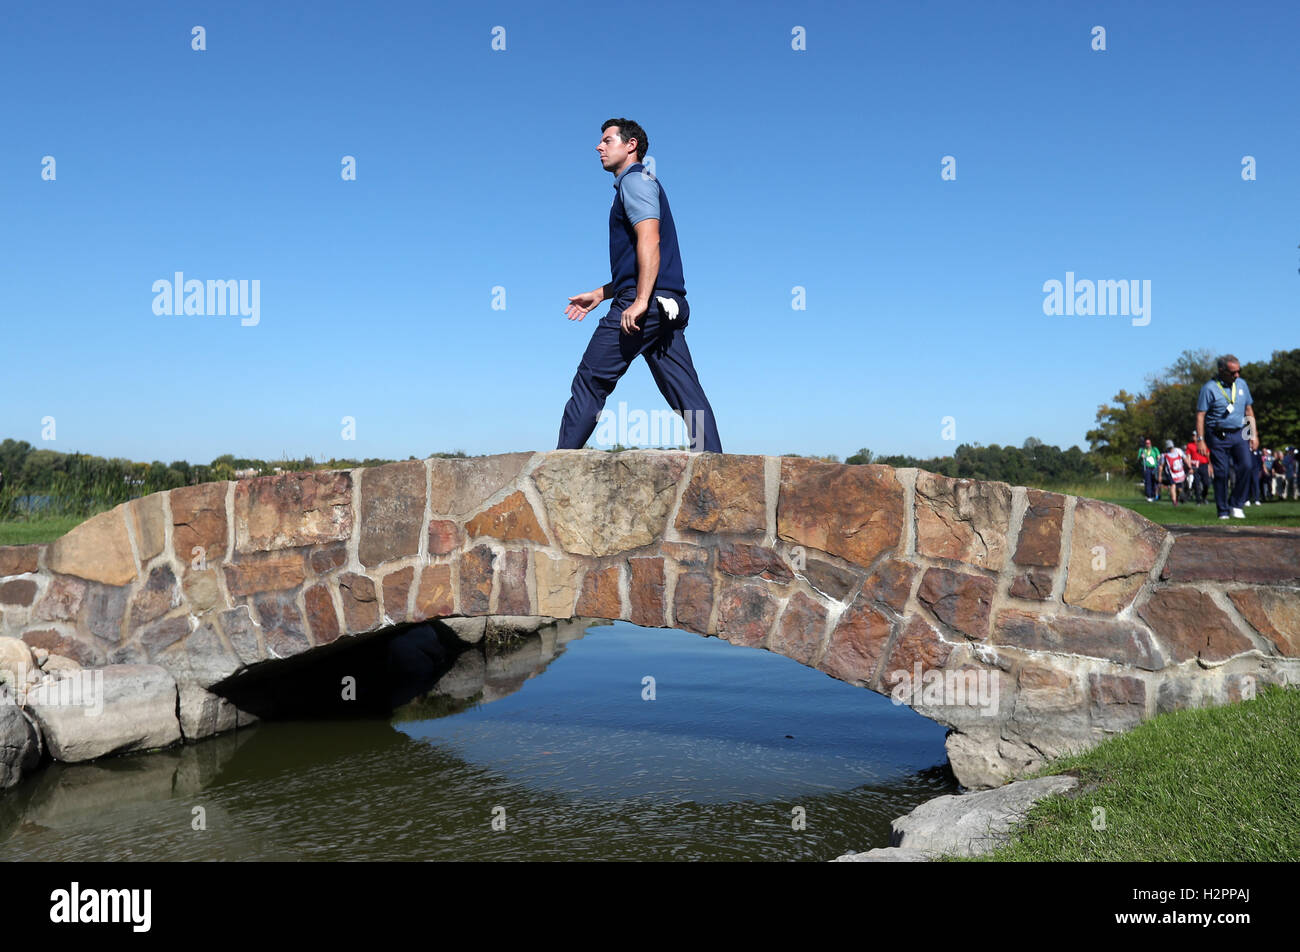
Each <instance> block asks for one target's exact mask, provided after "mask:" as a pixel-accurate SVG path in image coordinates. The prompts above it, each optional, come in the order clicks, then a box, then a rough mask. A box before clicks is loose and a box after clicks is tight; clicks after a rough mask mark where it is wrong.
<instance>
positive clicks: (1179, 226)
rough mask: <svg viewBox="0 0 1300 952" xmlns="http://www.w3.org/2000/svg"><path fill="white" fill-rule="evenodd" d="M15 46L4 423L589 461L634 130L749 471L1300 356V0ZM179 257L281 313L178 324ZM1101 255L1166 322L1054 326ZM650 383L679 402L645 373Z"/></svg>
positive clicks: (213, 34) (853, 7) (216, 26)
mask: <svg viewBox="0 0 1300 952" xmlns="http://www.w3.org/2000/svg"><path fill="white" fill-rule="evenodd" d="M638 10H640V11H641V14H640V15H638V14H637V13H636V11H638ZM195 25H202V26H203V27H204V28H205V29H206V45H207V49H206V50H204V51H201V52H199V51H194V50H192V49H191V29H192V27H193V26H195ZM1096 25H1101V26H1104V27H1105V29H1106V46H1107V49H1106V50H1105V51H1104V52H1099V51H1094V50H1093V49H1092V48H1091V47H1092V42H1093V41H1092V32H1091V31H1092V28H1093V27H1094V26H1096ZM495 26H502V27H504V28H505V31H506V33H505V38H506V49H505V50H504V51H493V50H492V48H491V44H492V29H493V27H495ZM796 26H802V27H804V28H805V30H806V47H807V48H806V49H805V50H802V51H795V50H792V49H791V40H792V34H791V31H792V29H793V28H794V27H796ZM0 28H2V29H3V35H2V36H0V81H2V82H3V84H4V88H5V89H6V90H7V91H8V93H7V96H6V104H5V109H4V119H5V121H4V126H3V131H2V133H0V208H2V209H3V214H2V217H0V221H2V222H3V225H2V226H0V255H2V257H3V261H4V263H5V267H4V270H3V275H4V294H3V297H0V315H2V317H0V319H2V320H3V327H4V337H3V340H4V343H5V352H6V358H7V359H5V361H4V364H3V366H4V371H5V383H6V386H5V387H4V395H3V398H2V399H0V437H14V438H17V439H25V440H28V441H29V442H32V443H34V444H36V445H37V446H42V447H48V448H51V449H56V450H60V451H63V452H71V451H73V450H78V451H82V452H91V453H97V454H100V455H104V456H125V457H129V458H132V459H137V460H152V459H162V460H164V461H170V460H173V459H181V458H184V459H188V460H190V461H191V462H207V461H209V460H211V459H212V458H213V457H214V456H216V455H218V454H221V453H226V452H231V453H234V454H236V455H237V456H251V457H262V458H274V457H279V456H281V455H287V456H289V457H301V456H304V455H312V456H315V457H317V458H327V457H330V456H336V457H356V458H365V457H392V458H405V457H407V456H410V455H415V456H425V455H427V454H429V453H432V452H435V451H440V450H451V449H464V450H465V451H467V452H469V453H495V452H507V451H513V450H521V449H543V450H544V449H551V448H553V447H554V445H555V439H556V434H557V431H558V427H559V421H560V415H561V412H562V410H563V407H564V404H565V401H566V400H567V399H568V393H569V385H570V382H571V380H572V376H573V371H574V369H575V368H576V366H577V363H578V360H579V358H580V357H581V354H582V351H583V349H584V348H585V347H586V344H587V341H588V339H589V337H590V335H591V331H592V329H593V328H594V326H595V322H596V319H597V318H598V317H599V316H600V315H601V314H603V313H604V312H605V311H606V309H607V305H604V306H602V307H601V308H600V309H599V310H598V311H595V312H592V314H590V315H588V317H587V318H586V320H584V321H583V322H581V323H576V322H575V323H571V322H569V321H567V320H566V319H565V318H564V315H563V308H564V306H565V304H566V302H567V298H568V296H569V295H572V294H576V293H579V292H582V291H587V290H590V289H591V288H593V287H596V286H598V285H600V284H602V283H604V282H605V281H606V280H608V278H609V259H608V225H607V220H608V208H609V203H610V201H611V199H612V197H613V189H612V187H611V182H612V179H611V177H610V175H609V174H608V173H606V172H604V171H603V170H602V169H601V166H600V163H599V161H598V159H597V156H596V151H595V146H596V142H597V140H598V138H599V132H600V125H601V123H602V122H603V121H604V120H605V119H607V118H610V117H614V116H628V117H630V118H632V119H635V120H636V121H638V122H640V123H641V124H642V125H643V126H644V127H645V128H646V131H647V134H648V137H649V140H650V142H649V144H650V155H651V156H652V157H653V158H654V160H655V167H656V170H657V172H658V176H659V179H660V181H661V182H662V184H663V186H664V189H665V191H666V192H667V194H668V196H669V198H670V200H671V203H672V209H673V214H674V218H675V219H676V223H677V228H678V236H679V240H680V244H681V250H682V258H683V263H684V270H685V275H686V285H687V292H688V296H689V299H690V301H691V304H692V312H691V323H690V327H689V329H688V331H687V340H688V342H689V344H690V346H691V350H692V352H693V354H694V355H695V360H696V367H697V369H698V371H699V374H700V377H701V380H702V382H703V383H704V386H705V388H706V391H707V392H708V394H709V397H710V400H711V401H712V404H713V407H714V410H715V413H716V414H717V417H718V421H719V428H720V432H721V435H722V440H723V445H724V448H725V449H726V450H727V451H728V452H733V453H781V452H796V453H816V454H826V453H836V454H839V455H840V456H841V457H843V456H847V455H848V454H851V453H853V452H854V451H855V450H857V449H858V448H859V447H862V446H867V447H870V448H871V449H873V450H874V451H876V452H877V453H910V454H915V455H920V456H930V455H938V454H945V453H950V452H951V451H952V450H953V449H954V448H955V446H956V444H957V442H980V443H984V444H986V445H987V444H991V443H1003V444H1007V443H1012V444H1016V445H1019V444H1020V443H1022V442H1023V441H1024V439H1025V438H1026V437H1027V436H1030V435H1033V436H1037V437H1038V438H1040V439H1043V440H1045V441H1047V442H1050V443H1058V444H1060V445H1063V446H1068V445H1070V444H1072V443H1079V444H1080V445H1083V446H1086V442H1085V441H1084V433H1085V432H1086V431H1087V430H1088V429H1089V427H1090V426H1091V425H1092V424H1093V420H1094V416H1095V413H1096V409H1097V406H1098V404H1100V403H1102V402H1104V401H1107V400H1109V399H1110V398H1111V396H1112V395H1113V394H1114V393H1115V392H1116V391H1117V390H1119V389H1120V388H1121V387H1123V388H1127V389H1129V390H1130V391H1132V390H1136V389H1139V388H1141V387H1142V386H1143V381H1144V379H1145V377H1146V375H1147V374H1149V373H1151V372H1152V371H1155V370H1158V369H1160V368H1162V367H1164V366H1166V365H1167V364H1169V363H1170V362H1171V361H1172V360H1173V359H1174V358H1175V357H1176V356H1177V355H1178V353H1179V352H1180V351H1182V350H1184V349H1186V348H1189V347H1206V348H1210V349H1211V350H1214V351H1225V350H1231V351H1233V352H1235V353H1236V354H1237V355H1238V356H1239V357H1240V358H1241V359H1242V360H1243V361H1249V360H1255V359H1265V358H1267V357H1268V356H1269V354H1270V353H1271V352H1272V351H1273V350H1277V349H1285V348H1291V347H1295V346H1297V337H1296V334H1295V328H1296V315H1297V302H1298V300H1300V274H1297V266H1298V265H1300V250H1297V244H1300V214H1298V213H1300V208H1298V207H1297V205H1298V204H1300V198H1298V197H1300V188H1298V187H1297V186H1298V185H1300V124H1298V123H1297V122H1296V115H1297V114H1298V113H1300V110H1298V109H1297V106H1298V104H1297V97H1298V96H1300V76H1298V75H1297V70H1296V54H1295V51H1296V49H1297V48H1300V8H1298V7H1296V5H1294V4H1276V3H1237V4H1221V3H1217V2H1215V3H1210V2H1159V3H1155V2H1151V3H1142V4H1133V3H1129V2H1116V3H1082V2H1076V3H1068V4H1066V3H1030V2H1023V3H979V4H962V3H919V2H898V3H871V4H865V3H864V4H821V3H743V4H742V3H736V4H715V5H707V6H704V5H700V4H698V3H674V2H665V3H656V4H653V5H651V6H647V7H622V8H620V7H611V6H609V5H608V4H599V5H598V4H594V3H582V4H569V5H565V6H564V7H562V8H557V7H556V6H555V5H550V4H547V5H538V4H533V3H499V4H482V3H472V4H471V3H464V4H450V3H442V4H432V3H414V2H387V3H385V2H375V3H370V4H352V3H347V4H343V3H334V2H313V3H306V2H303V3H262V2H258V3H244V2H239V3H233V2H232V3H185V2H166V3H163V2H117V3H98V2H97V3H59V2H50V3H45V4H39V5H18V4H7V5H6V9H5V13H4V20H3V24H2V25H0ZM47 155H48V156H53V157H54V159H55V162H56V166H55V168H56V175H57V177H56V179H55V180H54V181H46V180H43V179H42V161H43V157H45V156H47ZM345 155H351V156H355V158H356V163H357V166H356V168H357V177H356V181H343V180H342V178H341V176H340V169H341V161H342V157H343V156H345ZM945 155H951V156H953V157H955V159H956V171H957V177H956V179H955V180H953V181H943V180H941V177H940V172H941V160H942V158H943V157H944V156H945ZM1246 155H1250V156H1254V157H1255V160H1256V163H1257V176H1258V177H1257V180H1255V181H1243V179H1242V175H1241V168H1242V157H1243V156H1246ZM177 271H181V272H183V273H184V274H185V276H186V278H187V279H188V278H198V279H200V280H207V279H230V278H234V279H245V280H257V281H259V282H260V291H261V294H260V312H259V321H258V323H257V324H256V325H255V326H244V325H243V324H241V322H240V319H239V318H238V317H230V316H216V315H182V316H175V315H172V316H159V315H156V314H154V312H153V306H152V305H153V300H154V292H153V290H152V286H153V283H154V282H155V281H156V280H159V279H163V278H166V279H171V277H172V275H173V274H174V272H177ZM1066 272H1074V274H1075V275H1076V279H1084V278H1087V279H1092V280H1102V279H1106V280H1138V281H1147V280H1149V281H1150V282H1151V298H1150V318H1151V320H1150V323H1149V324H1146V326H1135V325H1134V324H1133V321H1132V319H1130V317H1127V316H1121V315H1107V316H1099V315H1093V316H1078V315H1075V316H1065V315H1060V316H1057V315H1046V314H1044V312H1043V301H1044V298H1045V296H1046V295H1045V293H1044V291H1043V284H1044V282H1045V281H1049V280H1052V279H1056V280H1060V281H1064V280H1065V278H1066ZM498 286H499V287H502V288H504V289H505V294H506V308H505V309H504V310H494V309H493V308H492V301H493V290H492V289H493V288H494V287H498ZM796 286H799V287H803V288H805V289H806V304H807V306H806V310H802V311H799V310H794V309H792V308H791V300H792V290H791V289H792V288H794V287H796ZM620 401H624V402H625V404H626V407H627V408H628V409H629V410H636V409H643V410H658V409H662V408H664V407H665V404H664V402H663V399H662V397H661V396H660V395H659V393H658V391H657V390H656V389H655V387H654V384H653V382H652V380H651V379H650V374H649V372H648V370H647V369H646V367H645V364H644V362H638V363H637V364H635V365H633V367H632V368H631V370H629V372H628V374H627V375H626V376H625V377H624V378H623V381H622V382H621V383H620V385H619V387H618V389H617V390H616V391H615V392H614V395H613V396H612V397H611V399H610V402H609V404H608V406H609V408H610V409H611V410H614V409H616V408H617V406H618V404H619V402H620ZM45 417H53V418H54V420H55V438H54V439H53V440H43V439H42V422H41V421H42V418H45ZM344 417H351V418H353V419H354V420H355V439H345V438H344V433H343V430H344V427H343V424H342V422H341V421H342V419H343V418H344ZM945 417H952V418H953V420H954V423H955V434H954V435H955V437H956V440H955V441H952V440H945V439H944V438H943V419H944V418H945Z"/></svg>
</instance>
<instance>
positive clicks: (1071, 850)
mask: <svg viewBox="0 0 1300 952" xmlns="http://www.w3.org/2000/svg"><path fill="white" fill-rule="evenodd" d="M1061 773H1070V774H1074V775H1076V776H1078V777H1079V782H1080V787H1079V789H1080V790H1082V791H1084V792H1082V793H1080V794H1079V795H1078V796H1077V797H1075V798H1074V799H1068V798H1066V797H1049V798H1048V799H1046V800H1044V801H1042V802H1040V803H1039V804H1038V805H1037V806H1035V807H1034V808H1033V810H1031V811H1030V813H1029V815H1028V817H1027V818H1026V820H1025V823H1024V824H1023V825H1022V826H1021V828H1020V831H1019V833H1018V835H1017V836H1016V838H1015V840H1014V841H1013V842H1011V843H1009V844H1007V845H1006V846H1004V847H1002V848H1001V849H999V850H997V851H996V852H994V853H992V854H990V855H988V856H985V857H980V858H979V859H978V860H969V861H970V862H980V861H1003V862H1006V861H1012V862H1018V861H1028V862H1058V861H1068V862H1079V861H1085V862H1093V861H1098V860H1119V861H1139V862H1214V861H1219V862H1254V861H1268V862H1277V861H1280V860H1287V861H1294V860H1296V858H1297V857H1300V821H1297V819H1296V816H1295V809H1296V797H1297V790H1300V690H1297V689H1295V688H1287V689H1281V688H1272V687H1270V688H1267V689H1265V690H1262V691H1261V692H1260V695H1259V696H1258V697H1257V698H1255V699H1253V700H1250V701H1243V702H1242V703H1240V704H1231V705H1227V706H1225V707H1215V708H1205V709H1202V710H1192V711H1177V712H1174V713H1171V714H1163V715H1161V716H1159V717H1157V718H1155V719H1154V720H1151V721H1147V722H1146V723H1144V724H1141V725H1139V726H1138V727H1136V728H1134V729H1133V730H1132V731H1129V732H1128V733H1127V734H1122V735H1120V736H1118V737H1114V738H1112V739H1110V740H1108V741H1106V742H1105V743H1103V744H1101V745H1099V746H1098V747H1095V748H1093V749H1092V750H1090V751H1088V752H1087V753H1085V754H1081V755H1078V756H1075V757H1068V758H1064V759H1062V760H1059V761H1056V762H1055V763H1053V764H1051V765H1049V766H1048V767H1047V768H1045V769H1044V770H1042V771H1040V772H1039V775H1040V776H1046V775H1048V774H1061ZM1096 808H1100V809H1101V810H1104V811H1105V812H1104V820H1105V825H1104V829H1094V828H1093V825H1094V818H1095V817H1099V816H1101V814H1097V813H1095V812H1094V811H1095V809H1096Z"/></svg>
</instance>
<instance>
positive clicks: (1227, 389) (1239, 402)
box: [1196, 377, 1255, 433]
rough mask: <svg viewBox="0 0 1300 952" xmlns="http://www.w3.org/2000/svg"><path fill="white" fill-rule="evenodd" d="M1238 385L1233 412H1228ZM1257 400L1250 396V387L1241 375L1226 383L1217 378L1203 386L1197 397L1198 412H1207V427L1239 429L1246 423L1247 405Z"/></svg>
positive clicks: (1208, 429)
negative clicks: (1234, 389) (1234, 390)
mask: <svg viewBox="0 0 1300 952" xmlns="http://www.w3.org/2000/svg"><path fill="white" fill-rule="evenodd" d="M1234 386H1235V387H1236V388H1237V390H1236V394H1237V396H1236V399H1235V400H1232V401H1231V402H1232V412H1231V413H1229V412H1228V403H1229V398H1231V397H1232V394H1233V389H1232V388H1233V387H1234ZM1254 402H1255V401H1254V400H1253V399H1252V398H1251V396H1250V387H1249V386H1247V385H1246V381H1244V380H1242V379H1241V378H1240V377H1238V378H1237V379H1236V381H1234V382H1233V383H1230V384H1225V383H1224V382H1223V381H1222V380H1219V379H1218V378H1215V379H1214V380H1211V381H1210V382H1209V383H1207V384H1206V385H1205V386H1204V387H1202V388H1201V392H1200V394H1199V395H1198V396H1197V398H1196V412H1197V413H1201V412H1204V413H1205V429H1206V432H1207V433H1208V432H1209V431H1210V430H1239V429H1241V428H1242V427H1243V426H1245V425H1246V407H1248V406H1250V405H1251V404H1252V403H1254Z"/></svg>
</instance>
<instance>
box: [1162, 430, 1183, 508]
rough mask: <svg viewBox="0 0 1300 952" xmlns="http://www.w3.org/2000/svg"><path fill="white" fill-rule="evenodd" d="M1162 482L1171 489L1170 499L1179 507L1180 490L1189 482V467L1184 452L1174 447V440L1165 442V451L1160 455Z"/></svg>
mask: <svg viewBox="0 0 1300 952" xmlns="http://www.w3.org/2000/svg"><path fill="white" fill-rule="evenodd" d="M1160 481H1161V482H1162V483H1164V485H1166V486H1168V487H1169V497H1170V498H1171V499H1172V500H1173V501H1174V505H1175V506H1176V505H1178V490H1179V489H1181V488H1182V485H1183V483H1184V482H1186V481H1187V466H1186V463H1185V461H1184V460H1183V451H1182V450H1180V449H1179V448H1178V447H1176V446H1174V441H1173V440H1165V451H1164V453H1162V454H1161V455H1160Z"/></svg>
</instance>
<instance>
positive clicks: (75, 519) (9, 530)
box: [0, 516, 89, 545]
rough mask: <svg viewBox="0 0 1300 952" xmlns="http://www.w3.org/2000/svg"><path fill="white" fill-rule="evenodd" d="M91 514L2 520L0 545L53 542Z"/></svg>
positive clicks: (0, 524)
mask: <svg viewBox="0 0 1300 952" xmlns="http://www.w3.org/2000/svg"><path fill="white" fill-rule="evenodd" d="M88 518H89V516H48V517H45V518H41V519H25V520H22V521H20V522H0V545H26V544H27V543H29V542H53V541H54V540H55V539H57V538H58V537H59V536H61V535H63V533H65V532H67V531H68V530H69V529H71V528H72V527H73V526H76V525H80V524H81V523H83V522H85V521H86V519H88Z"/></svg>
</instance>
